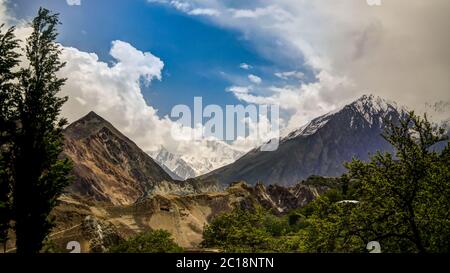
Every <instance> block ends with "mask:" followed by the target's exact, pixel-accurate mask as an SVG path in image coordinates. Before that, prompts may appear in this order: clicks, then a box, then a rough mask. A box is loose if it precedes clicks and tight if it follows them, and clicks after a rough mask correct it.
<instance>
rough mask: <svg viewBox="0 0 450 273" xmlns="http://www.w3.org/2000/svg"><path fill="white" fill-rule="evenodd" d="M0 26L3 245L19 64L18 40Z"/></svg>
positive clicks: (0, 225)
mask: <svg viewBox="0 0 450 273" xmlns="http://www.w3.org/2000/svg"><path fill="white" fill-rule="evenodd" d="M3 28H4V26H3V25H1V26H0V128H1V129H0V244H3V245H6V241H7V239H8V230H9V228H10V222H11V219H12V213H11V205H12V202H11V190H12V188H11V182H12V177H11V175H12V174H11V171H10V170H11V168H10V163H11V146H12V132H13V128H14V127H15V122H14V120H15V116H14V115H15V112H14V110H15V109H16V107H15V105H14V98H15V95H16V93H17V88H16V86H15V84H14V79H15V78H16V76H17V73H16V72H15V71H14V70H15V69H16V68H17V65H18V63H19V61H18V58H19V56H20V55H19V54H18V53H17V52H18V48H19V45H18V40H17V39H16V38H15V36H14V28H9V29H7V30H6V31H5V32H3Z"/></svg>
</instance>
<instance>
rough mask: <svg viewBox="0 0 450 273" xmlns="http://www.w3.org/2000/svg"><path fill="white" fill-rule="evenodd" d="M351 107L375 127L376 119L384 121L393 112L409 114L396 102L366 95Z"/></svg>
mask: <svg viewBox="0 0 450 273" xmlns="http://www.w3.org/2000/svg"><path fill="white" fill-rule="evenodd" d="M349 106H350V107H353V108H354V109H355V110H356V111H357V112H358V113H360V114H361V115H362V116H363V117H364V119H365V120H366V121H367V122H368V123H369V124H370V125H373V123H374V118H379V119H380V118H381V119H382V118H385V117H386V116H387V115H388V114H389V113H392V112H398V113H402V112H407V110H406V108H405V107H399V106H398V105H397V103H396V102H393V101H389V100H386V99H383V98H380V97H378V96H374V95H364V96H362V97H361V98H359V99H358V100H356V101H355V102H353V103H352V104H350V105H349Z"/></svg>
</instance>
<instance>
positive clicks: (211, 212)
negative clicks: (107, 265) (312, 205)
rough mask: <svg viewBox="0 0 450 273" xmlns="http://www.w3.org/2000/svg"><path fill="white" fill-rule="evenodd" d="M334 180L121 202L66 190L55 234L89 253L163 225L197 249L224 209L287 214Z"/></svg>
mask: <svg viewBox="0 0 450 273" xmlns="http://www.w3.org/2000/svg"><path fill="white" fill-rule="evenodd" d="M335 183H336V182H335V181H332V182H331V183H330V184H329V185H325V186H323V185H322V186H316V185H312V184H311V183H309V182H308V181H304V182H302V183H300V184H298V185H296V186H294V187H291V188H285V187H281V186H276V185H272V186H267V187H266V186H264V185H263V184H261V183H259V184H257V185H256V186H250V185H248V184H246V183H245V182H236V183H232V185H230V186H229V187H228V188H227V189H225V190H224V191H221V192H207V193H206V192H203V193H196V194H188V195H176V194H166V193H165V194H157V193H155V194H153V195H151V196H147V197H145V198H142V199H140V200H138V201H137V202H135V203H133V204H130V205H116V206H111V205H110V204H109V203H107V202H106V203H105V202H92V201H85V200H83V199H76V198H74V197H72V196H67V195H65V196H63V197H62V198H61V199H60V202H61V204H60V205H59V206H58V207H57V208H56V209H55V210H54V212H53V215H54V216H56V219H57V227H56V229H55V233H56V234H58V236H57V237H55V239H57V241H58V242H59V243H60V244H65V243H67V241H70V240H77V241H79V242H81V243H82V249H83V251H85V252H88V251H89V252H103V251H105V250H107V249H108V248H109V247H110V246H111V245H112V244H114V243H116V242H118V241H119V240H121V238H127V237H129V236H133V235H136V234H137V233H140V232H143V231H146V230H150V229H164V230H167V231H169V232H170V233H171V234H172V236H173V238H174V239H175V241H176V242H177V243H178V244H179V245H181V246H182V247H185V248H196V247H198V245H199V244H200V242H201V241H202V233H203V228H204V226H205V225H206V224H208V223H210V221H211V220H212V219H214V217H216V216H217V215H219V214H221V213H225V212H229V211H231V210H233V209H235V208H240V209H246V210H253V209H255V207H256V206H262V207H264V208H265V209H267V210H271V211H272V212H273V213H275V214H279V215H282V214H285V213H287V212H289V211H290V210H292V209H296V208H299V207H302V206H304V205H305V204H307V203H309V202H310V201H312V200H313V199H314V198H316V197H317V196H318V195H320V194H322V193H323V192H324V191H326V190H327V189H329V188H331V187H333V185H334V184H335Z"/></svg>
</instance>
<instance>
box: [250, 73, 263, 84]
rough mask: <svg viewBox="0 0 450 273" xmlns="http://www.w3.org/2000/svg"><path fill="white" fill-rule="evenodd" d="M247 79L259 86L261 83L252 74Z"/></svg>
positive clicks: (258, 78)
mask: <svg viewBox="0 0 450 273" xmlns="http://www.w3.org/2000/svg"><path fill="white" fill-rule="evenodd" d="M248 79H249V80H250V81H251V82H252V83H255V84H260V83H261V82H262V79H261V78H260V77H258V76H256V75H253V74H250V75H248Z"/></svg>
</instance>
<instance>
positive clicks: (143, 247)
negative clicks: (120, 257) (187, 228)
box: [109, 230, 183, 253]
mask: <svg viewBox="0 0 450 273" xmlns="http://www.w3.org/2000/svg"><path fill="white" fill-rule="evenodd" d="M182 251H183V249H182V248H181V247H180V246H178V245H177V244H176V243H175V242H174V241H173V239H172V236H171V235H170V233H169V232H167V231H166V230H152V231H149V232H144V233H142V234H139V235H137V236H135V237H132V238H130V239H128V240H126V241H123V242H121V243H119V244H117V245H115V246H112V247H111V248H110V250H109V252H111V253H179V252H182Z"/></svg>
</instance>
